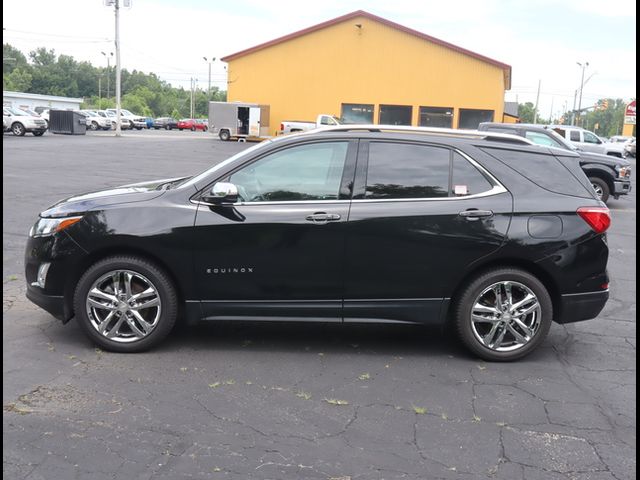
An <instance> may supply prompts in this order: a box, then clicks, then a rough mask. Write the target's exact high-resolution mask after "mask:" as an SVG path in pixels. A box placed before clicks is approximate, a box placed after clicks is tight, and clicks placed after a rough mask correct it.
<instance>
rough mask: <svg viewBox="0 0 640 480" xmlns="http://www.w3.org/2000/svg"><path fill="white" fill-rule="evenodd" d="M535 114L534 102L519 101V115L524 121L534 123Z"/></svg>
mask: <svg viewBox="0 0 640 480" xmlns="http://www.w3.org/2000/svg"><path fill="white" fill-rule="evenodd" d="M534 116H535V107H534V105H533V103H531V102H527V103H519V104H518V117H520V121H521V122H522V123H533V117H534Z"/></svg>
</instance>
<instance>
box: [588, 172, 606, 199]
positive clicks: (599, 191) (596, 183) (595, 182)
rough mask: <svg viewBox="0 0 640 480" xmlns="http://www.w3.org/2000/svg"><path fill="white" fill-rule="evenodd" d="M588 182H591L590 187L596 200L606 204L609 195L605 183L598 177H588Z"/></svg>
mask: <svg viewBox="0 0 640 480" xmlns="http://www.w3.org/2000/svg"><path fill="white" fill-rule="evenodd" d="M589 181H590V182H591V186H592V187H593V189H594V190H595V192H596V195H597V196H598V198H599V199H600V200H602V201H603V202H605V203H607V200H609V195H610V194H611V192H610V190H609V185H607V182H605V181H604V180H603V179H601V178H600V177H589Z"/></svg>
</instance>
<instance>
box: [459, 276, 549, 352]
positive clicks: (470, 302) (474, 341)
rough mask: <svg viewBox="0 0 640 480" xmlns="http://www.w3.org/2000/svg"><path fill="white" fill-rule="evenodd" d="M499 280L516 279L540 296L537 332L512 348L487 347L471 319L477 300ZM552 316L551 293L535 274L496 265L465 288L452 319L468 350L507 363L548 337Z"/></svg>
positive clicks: (514, 281) (514, 280)
mask: <svg viewBox="0 0 640 480" xmlns="http://www.w3.org/2000/svg"><path fill="white" fill-rule="evenodd" d="M499 282H509V283H512V282H513V283H514V284H520V285H523V286H525V287H526V288H528V289H529V290H531V291H532V292H533V294H534V295H535V296H536V297H537V301H538V305H539V306H540V309H539V314H540V315H539V319H538V320H539V324H538V326H537V327H536V330H535V333H534V334H533V335H532V336H531V339H530V340H529V341H528V342H527V343H525V344H524V345H522V346H520V347H519V348H517V349H514V350H511V351H497V350H494V349H492V348H489V347H488V346H485V345H484V344H483V343H482V342H481V341H480V340H479V339H478V338H476V335H475V334H474V328H473V326H472V321H471V312H472V308H473V306H474V304H475V302H476V300H477V299H478V298H479V297H480V295H481V294H482V293H483V291H485V289H487V288H488V287H489V286H492V285H494V284H496V283H499ZM536 315H537V313H536ZM552 319H553V303H552V301H551V297H550V295H549V292H548V291H547V289H546V288H545V286H544V285H543V284H542V282H541V281H540V280H538V279H537V278H536V277H535V276H533V275H532V274H530V273H528V272H526V271H524V270H520V269H518V268H497V269H493V270H489V271H487V272H484V273H482V274H480V275H478V276H477V277H475V278H473V279H472V280H470V281H469V283H468V284H467V285H466V286H464V287H463V288H462V290H461V292H460V294H459V295H457V296H456V299H455V300H454V304H453V318H452V320H453V322H454V324H455V328H456V331H457V333H458V337H459V338H460V340H461V341H462V343H463V344H464V345H465V346H466V347H467V348H468V349H469V350H471V351H472V352H473V353H474V354H476V355H477V356H478V357H480V358H482V359H484V360H488V361H496V362H508V361H513V360H517V359H519V358H522V357H524V356H526V355H528V354H529V353H531V352H532V351H533V350H535V348H536V347H538V345H540V343H542V341H543V340H544V339H545V337H546V336H547V333H548V332H549V328H550V327H551V321H552Z"/></svg>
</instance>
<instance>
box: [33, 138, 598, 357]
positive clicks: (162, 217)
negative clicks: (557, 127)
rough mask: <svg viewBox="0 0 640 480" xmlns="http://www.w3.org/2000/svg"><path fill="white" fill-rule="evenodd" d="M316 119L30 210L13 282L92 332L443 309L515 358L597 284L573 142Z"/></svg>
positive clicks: (120, 344)
mask: <svg viewBox="0 0 640 480" xmlns="http://www.w3.org/2000/svg"><path fill="white" fill-rule="evenodd" d="M433 130H437V132H434V131H431V130H430V129H416V128H410V127H404V128H403V127H380V126H367V127H362V126H361V127H347V126H342V127H330V128H328V129H323V130H319V131H314V132H309V133H303V134H296V135H291V136H285V137H281V138H278V139H276V140H270V141H265V142H263V143H261V144H258V145H256V146H254V147H252V148H249V149H247V150H245V151H243V152H242V153H240V154H238V155H236V156H234V157H232V158H230V159H228V160H226V161H224V162H222V163H220V164H218V165H216V166H214V167H213V168H211V169H210V170H207V171H206V172H204V173H202V174H200V175H197V176H195V177H189V178H181V179H173V180H163V181H157V182H148V183H140V184H134V185H128V186H123V187H118V188H114V189H113V190H108V191H104V192H98V193H91V194H85V195H79V196H77V197H72V198H69V199H67V200H65V201H62V202H60V203H58V204H56V205H54V206H53V207H51V208H50V209H48V210H46V211H44V212H42V213H41V214H40V218H39V219H38V221H37V222H36V223H35V225H34V226H33V228H32V230H31V232H30V235H29V240H28V244H27V247H26V259H25V262H26V279H27V282H28V283H27V285H28V290H27V297H28V298H29V299H30V300H32V301H33V302H34V303H36V304H37V305H39V306H41V307H43V308H44V309H46V310H47V311H49V312H51V313H52V314H53V315H54V316H56V317H58V318H59V319H61V320H62V321H63V322H66V321H68V320H69V319H70V318H71V317H73V316H74V315H75V317H76V318H77V320H78V322H79V324H80V325H81V327H82V328H83V329H84V331H85V332H86V333H87V335H88V336H89V337H90V338H91V339H92V340H93V341H94V342H95V343H97V344H99V345H100V346H101V347H102V348H104V349H108V350H112V351H119V352H134V351H140V350H144V349H147V348H149V347H151V346H153V345H156V344H157V343H158V342H159V341H160V340H162V339H163V338H164V337H165V336H166V335H167V334H169V332H170V331H171V329H172V328H173V326H174V324H175V322H176V320H177V319H178V317H179V320H180V321H183V322H187V323H195V322H198V321H217V320H227V321H229V320H253V321H264V320H272V321H289V320H304V321H310V322H337V323H353V322H388V323H414V324H431V325H438V324H439V325H442V324H445V323H446V322H451V323H452V325H454V326H455V328H456V329H457V331H458V333H459V335H460V337H461V339H462V341H463V342H464V343H465V344H466V345H467V347H468V348H470V349H471V350H472V351H473V352H475V354H477V355H478V356H480V357H482V358H484V359H488V360H513V359H516V358H520V357H522V356H524V355H526V354H527V353H529V352H531V351H532V350H533V349H534V348H535V347H536V346H538V345H539V344H540V343H541V342H542V340H543V339H544V337H545V335H546V334H547V331H548V330H549V327H550V325H551V322H552V320H555V321H556V322H560V323H566V322H575V321H578V320H586V319H590V318H594V317H595V316H597V315H598V314H599V312H600V311H601V310H602V308H603V307H604V305H605V302H606V301H607V298H608V295H609V284H608V282H609V280H608V277H607V272H606V265H607V257H608V249H607V243H606V238H605V231H606V230H607V228H608V226H609V223H610V217H609V210H608V209H607V208H606V207H605V206H604V204H603V203H602V202H600V201H599V200H597V199H596V198H595V195H594V193H593V190H592V188H591V185H590V184H589V182H588V180H587V178H586V177H585V176H584V174H583V173H582V171H581V170H580V168H579V167H578V163H577V162H576V161H575V160H576V155H575V154H574V153H572V152H568V151H567V152H563V151H561V150H558V149H545V148H541V147H538V146H534V145H531V143H530V142H529V141H528V140H526V139H522V138H519V137H516V136H512V135H501V134H493V133H486V132H484V133H481V132H461V131H453V130H452V131H440V130H439V129H433Z"/></svg>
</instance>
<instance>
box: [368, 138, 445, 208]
mask: <svg viewBox="0 0 640 480" xmlns="http://www.w3.org/2000/svg"><path fill="white" fill-rule="evenodd" d="M450 152H451V151H450V150H449V149H447V148H440V147H432V146H428V145H415V144H409V143H391V142H372V143H371V144H370V145H369V165H368V170H367V183H366V190H365V198H367V199H400V198H438V197H447V196H449V185H450V182H449V166H450V161H451V153H450Z"/></svg>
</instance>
